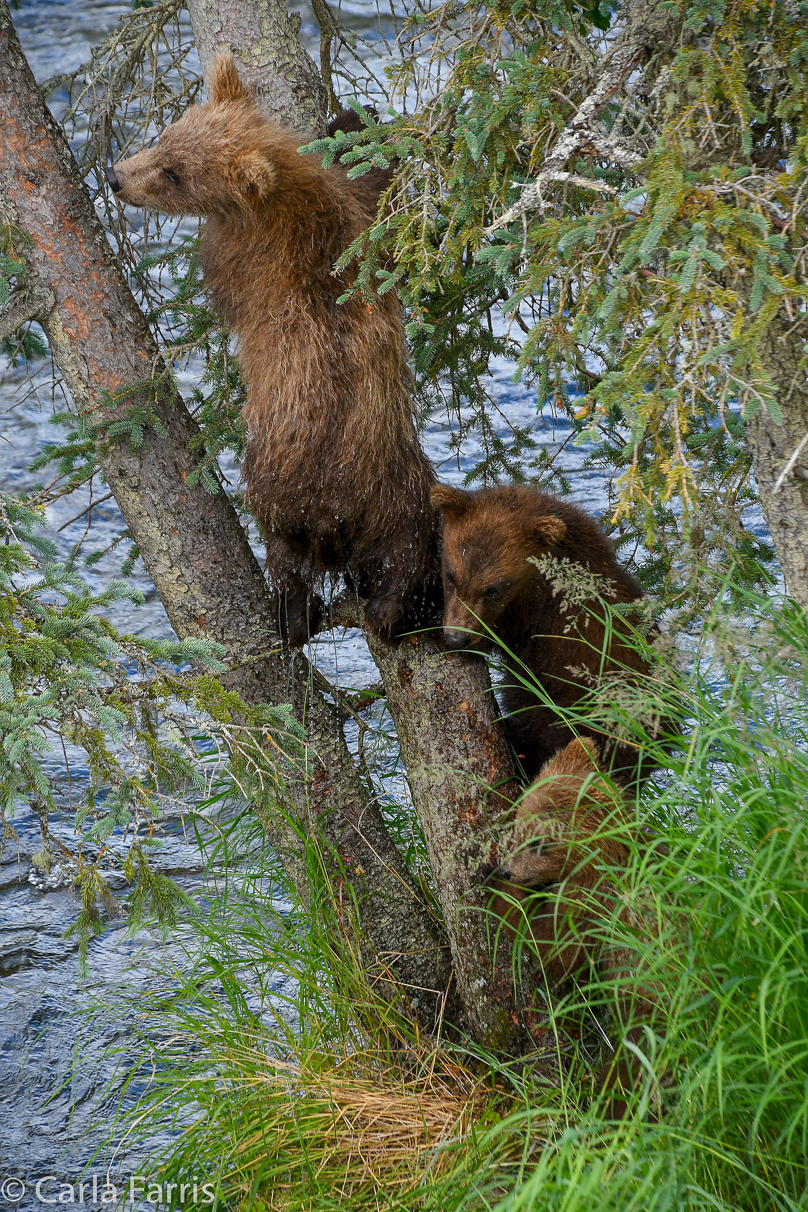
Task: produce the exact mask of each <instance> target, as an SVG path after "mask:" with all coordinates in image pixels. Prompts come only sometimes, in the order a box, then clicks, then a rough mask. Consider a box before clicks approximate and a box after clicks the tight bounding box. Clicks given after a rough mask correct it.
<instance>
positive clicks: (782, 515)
mask: <svg viewBox="0 0 808 1212" xmlns="http://www.w3.org/2000/svg"><path fill="white" fill-rule="evenodd" d="M779 321H780V317H779V316H777V317H775V319H774V320H773V321H772V322H771V324H769V326H768V328H767V329H766V331H765V333H764V334H763V337H762V339H761V343H760V347H759V353H760V359H761V363H762V365H763V366H764V367H765V370H766V373H767V375H768V376H769V377H770V378H771V380H772V381H773V383H774V386H775V389H776V391H777V397H778V403H779V405H780V410H781V413H782V417H783V424H782V425H776V424H775V422H774V420H773V419H772V416H771V414H770V413H769V412H768V411H767V409H766V408H760V409H758V411H757V412H756V413H755V415H754V416H753V417H750V418H749V420H748V421H746V423H745V426H744V435H745V439H746V445H747V448H748V450H749V453H750V456H751V458H752V467H753V468H754V472H755V478H756V479H757V484H758V492H759V494H760V500H761V504H762V505H763V513H764V515H765V517H766V524H767V525H768V527H769V534H770V535H771V537H772V542H773V543H774V546H775V549H776V551H777V556H778V559H779V560H780V567H781V568H782V570H783V576H784V578H785V582H786V588H787V589H788V592H789V593H790V594H791V596H792V597H793V598H794V599H795V600H796V601H797V602H799V603H800V605H801V606H803V607H804V608H806V609H808V376H807V375H806V370H805V367H804V365H802V364H801V363H802V361H803V359H804V357H805V342H806V336H808V333H806V328H805V325H804V324H800V325H798V326H797V327H796V328H795V327H794V325H793V324H791V323H789V322H788V320H787V317H786V316H785V315H783V316H782V321H783V322H782V323H780V322H779Z"/></svg>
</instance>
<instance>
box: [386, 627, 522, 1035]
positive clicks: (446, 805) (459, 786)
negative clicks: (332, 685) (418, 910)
mask: <svg viewBox="0 0 808 1212" xmlns="http://www.w3.org/2000/svg"><path fill="white" fill-rule="evenodd" d="M368 641H369V644H370V650H371V652H372V654H373V657H374V660H375V661H376V664H377V666H378V668H379V672H380V673H381V675H382V680H383V682H384V684H385V688H386V690H387V702H388V706H389V707H390V712H391V714H392V716H393V719H394V720H395V723H396V730H397V732H398V739H399V743H400V745H401V753H402V756H403V758H404V764H405V766H406V768H407V777H408V779H409V784H410V789H411V791H412V798H413V803H414V805H415V811H416V813H417V815H418V820H419V821H420V823H421V828H422V829H423V831H424V838H425V840H426V845H427V850H428V853H429V861H430V865H431V868H432V875H433V878H434V882H435V887H436V889H437V893H438V898H439V900H440V903H441V908H442V909H443V915H444V921H445V924H446V932H447V934H448V936H449V945H450V947H451V950H452V959H453V961H454V969H455V979H456V980H457V987H458V992H459V995H460V998H461V1000H462V1002H463V1005H464V1007H465V1009H466V1014H467V1016H468V1022H469V1027H470V1029H471V1031H472V1034H473V1035H474V1037H475V1039H476V1040H477V1041H478V1043H481V1044H483V1046H484V1047H486V1048H490V1049H491V1050H492V1051H497V1052H506V1053H511V1054H514V1053H519V1052H521V1051H522V1050H523V1047H524V1043H525V1036H524V1032H523V1030H522V1024H521V1020H520V1017H519V1016H518V1015H517V1014H516V1013H515V1001H514V978H513V971H512V964H511V959H512V953H511V946H510V943H509V942H508V940H507V938H506V936H505V933H504V931H503V932H501V934H500V936H499V938H498V941H497V946H496V949H494V947H492V939H493V937H494V936H495V935H496V928H495V926H494V925H493V923H492V921H491V918H490V915H489V914H488V912H487V906H488V902H489V901H490V899H491V891H490V889H487V888H486V887H484V886H481V884H482V881H483V879H484V876H485V870H486V867H487V866H489V865H490V864H492V863H493V864H494V865H496V859H495V858H494V855H495V853H496V842H497V836H498V833H499V830H498V829H497V825H498V824H499V826H500V829H501V826H502V821H501V820H500V818H501V817H502V814H503V812H504V811H507V809H508V808H509V807H510V805H511V804H512V802H513V800H514V798H515V796H516V795H517V794H518V790H519V789H518V786H517V784H516V780H515V778H514V774H513V763H512V759H511V756H510V753H509V750H508V746H507V744H506V742H505V739H504V736H503V734H502V730H501V729H500V728H499V726H498V725H497V723H496V719H497V716H498V714H499V708H498V706H497V702H496V699H495V698H494V695H493V693H492V691H491V682H490V680H489V677H488V671H487V668H486V664H485V662H484V661H483V660H482V658H481V657H474V656H468V655H466V654H460V653H450V652H447V651H446V650H445V649H443V648H442V647H441V646H440V645H439V644H438V643H437V642H436V641H435V640H433V639H428V638H426V637H425V636H418V637H416V636H411V637H408V638H407V639H405V640H401V641H398V642H385V641H383V640H380V639H379V638H378V637H375V636H369V637H368ZM518 1000H521V999H518Z"/></svg>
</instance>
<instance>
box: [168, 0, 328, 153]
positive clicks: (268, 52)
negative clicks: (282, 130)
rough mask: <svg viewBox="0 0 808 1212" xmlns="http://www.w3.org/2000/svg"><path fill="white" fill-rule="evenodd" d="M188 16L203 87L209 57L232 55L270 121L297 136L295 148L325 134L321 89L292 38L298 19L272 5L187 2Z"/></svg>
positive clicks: (262, 1) (271, 0)
mask: <svg viewBox="0 0 808 1212" xmlns="http://www.w3.org/2000/svg"><path fill="white" fill-rule="evenodd" d="M188 13H189V16H190V18H191V26H192V28H193V31H194V40H195V42H196V47H197V50H198V51H199V59H200V62H201V63H202V75H203V77H204V79H205V83H206V84H207V83H208V82H209V81H208V70H209V68H210V63H211V60H212V59H213V58H214V56H215V55H217V54H220V53H221V52H222V51H232V53H233V54H234V55H235V57H236V60H237V61H238V65H239V74H240V76H241V78H242V80H244V82H245V83H246V84H248V85H250V87H251V88H254V89H255V93H256V96H257V97H258V99H259V100H260V102H261V104H262V106H263V108H264V109H265V110H266V112H267V113H268V114H269V116H270V117H272V118H277V119H278V121H280V122H283V124H284V125H285V126H289V127H291V128H292V130H295V131H298V132H299V133H300V136H301V140H300V141H301V143H304V142H307V141H308V140H310V139H316V138H318V137H319V136H321V135H324V134H325V129H326V124H327V122H328V103H327V101H326V95H325V89H324V88H323V82H322V80H321V79H320V76H319V74H318V72H317V68H316V67H315V66H314V63H313V62H312V60H311V58H310V56H309V55H308V54H307V52H306V49H305V47H304V46H303V45H302V44H301V42H300V40H299V38H298V36H297V32H298V30H299V29H300V16H299V14H297V13H292V14H291V15H290V14H289V13H287V11H286V6H285V4H282V3H279V2H278V0H188Z"/></svg>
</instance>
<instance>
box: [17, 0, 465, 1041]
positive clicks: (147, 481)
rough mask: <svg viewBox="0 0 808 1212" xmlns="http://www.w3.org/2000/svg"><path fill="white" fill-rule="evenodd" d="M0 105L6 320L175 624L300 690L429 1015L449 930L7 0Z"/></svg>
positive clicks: (382, 949)
mask: <svg viewBox="0 0 808 1212" xmlns="http://www.w3.org/2000/svg"><path fill="white" fill-rule="evenodd" d="M0 110H1V111H2V114H3V137H2V141H0V205H1V206H2V208H3V211H4V212H5V213H4V218H5V221H7V222H9V223H11V224H13V225H14V227H16V228H17V229H18V230H19V231H20V233H21V239H20V240H19V242H18V252H19V256H20V258H21V259H22V260H24V261H25V263H26V266H27V270H28V274H27V282H26V286H27V289H26V291H24V292H21V294H20V295H19V296H18V297H15V298H14V299H13V300H12V303H11V311H10V313H9V316H8V317H7V321H8V324H11V325H12V326H13V328H16V327H18V326H19V325H20V324H21V323H23V322H24V321H25V320H27V319H33V318H36V319H38V320H39V322H40V323H41V324H42V327H43V328H44V330H45V332H46V334H47V336H48V339H49V342H50V345H51V349H52V351H53V355H54V358H55V360H56V362H57V365H58V366H59V369H60V371H61V373H62V375H63V376H64V379H65V382H66V384H67V386H68V387H69V389H70V392H71V395H72V398H73V407H74V410H75V411H76V413H77V414H80V415H81V416H82V417H83V418H84V420H85V422H88V423H89V424H91V425H96V426H100V427H101V428H100V429H99V435H100V436H99V439H98V443H97V449H98V457H99V463H100V465H101V468H102V470H103V472H104V475H105V477H106V479H107V483H108V484H109V486H110V488H111V489H112V491H113V493H114V495H115V499H116V501H117V502H118V505H119V507H120V509H121V513H122V514H123V516H124V519H125V520H126V524H127V526H128V527H129V531H130V533H131V535H132V538H133V539H134V541H135V542H136V543H137V546H138V548H139V550H140V553H141V555H142V557H143V560H144V563H145V564H146V567H147V568H148V570H149V573H150V575H151V577H152V579H153V581H154V584H155V587H156V588H157V591H158V593H159V594H160V598H161V599H162V602H163V605H164V606H165V609H166V613H167V614H168V617H169V619H170V621H171V625H172V626H173V628H174V630H175V631H176V633H177V635H179V636H180V637H185V636H203V637H206V638H208V639H211V640H214V641H216V642H217V643H219V644H221V645H223V647H224V649H225V652H226V659H227V662H228V664H229V665H230V672H229V673H228V674H227V675H226V677H225V678H224V679H223V680H224V681H225V683H226V685H227V686H228V687H230V688H232V689H234V690H237V691H238V692H239V694H240V695H241V696H242V698H243V699H244V700H245V702H247V703H249V704H259V703H275V704H277V703H285V702H291V703H292V705H293V707H294V710H295V714H296V716H297V718H298V719H299V720H300V722H301V723H302V724H303V726H304V729H305V732H306V743H307V749H308V754H309V759H310V760H309V772H310V777H309V778H308V779H306V780H305V781H304V780H303V779H298V780H297V781H294V780H293V781H292V782H291V784H290V791H291V797H292V800H293V807H294V810H295V813H296V815H297V818H298V820H299V821H300V822H301V823H303V824H304V826H305V825H307V824H310V823H312V822H314V823H315V824H316V828H315V831H314V832H315V835H317V833H318V831H321V833H322V836H323V837H324V840H325V842H326V845H327V848H328V850H329V853H330V856H331V859H332V861H333V860H334V859H338V860H339V861H338V863H337V866H336V869H335V870H333V871H332V874H333V877H334V878H335V879H340V880H344V881H347V884H348V885H349V889H350V892H348V891H347V890H346V894H345V895H344V896H343V897H342V898H341V900H342V903H343V904H345V905H346V906H348V905H350V904H351V901H352V898H355V899H356V902H357V904H358V909H359V919H360V921H359V927H360V928H359V934H360V936H361V938H362V939H363V940H365V941H364V950H363V951H362V958H363V962H365V963H366V965H367V966H369V967H372V968H374V969H376V970H378V971H381V972H386V971H390V972H391V973H392V974H393V975H394V976H395V978H396V981H397V982H399V983H400V984H401V985H402V986H403V987H405V988H408V989H410V990H412V994H411V1000H412V1002H413V1004H414V1006H415V1008H416V1009H417V1010H418V1011H419V1012H420V1013H419V1017H420V1018H421V1021H422V1022H423V1023H424V1024H426V1025H431V1024H432V1022H433V1021H434V1010H435V1006H436V1005H437V1004H438V1001H440V1000H442V999H443V997H444V996H445V991H446V988H447V986H448V984H449V980H450V971H451V969H450V962H449V956H448V953H447V951H446V947H445V939H444V938H443V935H442V933H441V931H440V928H439V927H436V925H435V923H434V921H433V919H432V917H431V915H430V912H429V910H428V908H427V907H426V906H425V905H424V903H423V900H422V897H421V896H420V894H419V892H418V891H417V889H416V887H415V885H414V883H413V881H412V879H411V878H410V876H409V874H408V872H407V869H406V866H405V864H404V862H403V861H402V859H401V857H400V855H399V853H398V851H397V850H396V848H395V846H394V845H393V843H392V841H391V839H390V836H389V834H388V832H387V829H386V827H385V824H384V821H383V819H382V816H381V813H380V811H379V809H378V806H377V805H376V803H375V801H374V800H373V799H372V798H371V797H370V796H369V794H368V790H367V788H366V787H365V786H364V785H363V783H362V780H361V779H360V777H359V775H358V773H357V770H356V768H355V765H354V762H353V760H352V758H351V755H350V753H349V751H348V748H347V745H346V743H345V738H344V735H343V732H342V727H341V720H340V717H339V715H338V712H337V711H336V710H335V708H334V707H333V706H332V705H331V704H329V703H328V702H327V700H326V699H325V698H324V697H323V695H322V694H321V693H320V692H319V691H318V690H317V688H316V687H315V686H313V685H312V682H311V678H310V676H309V671H308V666H307V662H306V660H305V658H304V656H303V655H302V654H299V653H296V654H290V653H289V652H288V651H286V652H283V651H282V650H281V648H280V645H279V644H278V641H277V637H276V636H275V635H274V632H273V624H272V611H271V606H270V601H269V597H268V594H267V590H266V584H265V581H264V577H263V575H262V573H261V570H260V568H259V566H258V564H257V561H256V559H255V556H254V554H253V552H252V550H251V549H250V547H249V544H248V542H247V538H246V535H245V533H244V530H243V529H242V527H241V525H240V523H239V521H238V517H237V515H236V513H235V511H234V509H233V507H232V504H231V503H230V501H229V499H228V497H227V495H226V494H225V492H224V491H223V490H221V489H220V490H219V491H218V492H217V493H215V494H211V493H209V492H207V491H206V490H205V489H204V488H202V486H201V485H199V484H197V485H195V486H192V485H191V484H190V483H189V482H188V477H189V475H190V473H191V472H192V471H193V470H194V469H195V467H196V465H197V463H198V459H197V457H196V456H195V455H193V454H192V453H191V441H192V439H193V437H194V436H195V433H196V425H195V423H194V421H193V420H192V418H191V417H190V415H189V413H188V411H187V409H186V408H185V405H184V403H183V400H182V398H181V397H180V396H179V395H178V393H177V391H176V388H175V386H174V384H173V382H172V380H171V378H170V376H169V375H168V374H167V373H166V370H165V367H164V366H163V364H162V362H161V359H160V356H159V353H158V350H157V348H156V346H155V344H154V340H153V338H152V336H151V334H150V332H149V329H148V326H147V324H146V321H145V319H144V317H143V314H142V313H141V311H140V309H139V308H138V306H137V303H136V302H135V300H134V298H133V296H132V294H131V291H130V290H129V288H128V286H127V284H126V282H125V281H124V279H123V276H122V274H121V272H120V270H119V269H118V267H117V265H116V263H115V259H114V256H113V254H112V251H111V249H110V247H109V245H108V243H107V240H106V237H105V235H104V233H103V231H102V230H101V227H100V225H99V223H98V220H97V218H96V215H95V212H94V209H93V206H92V202H91V201H90V198H89V195H88V193H87V190H86V188H85V186H84V185H83V183H82V181H81V180H80V176H79V172H78V169H77V166H76V163H75V161H74V159H73V157H72V155H71V153H70V149H69V147H68V145H67V141H66V139H65V137H64V134H63V132H62V130H61V127H59V125H58V124H57V123H56V122H55V121H54V120H53V118H52V116H51V114H50V112H49V111H48V109H47V107H46V106H45V104H44V102H43V100H42V96H41V94H40V92H39V90H38V88H37V86H36V83H35V81H34V78H33V75H32V74H31V71H30V68H29V67H28V64H27V62H26V60H25V57H24V55H23V53H22V50H21V48H20V45H19V42H18V40H17V37H16V34H15V31H14V28H13V26H12V23H11V18H10V15H9V11H8V8H7V5H6V3H5V0H0ZM8 324H7V326H8ZM144 381H148V384H147V386H143V385H142V384H143V383H144ZM132 384H136V385H137V384H140V386H136V387H134V388H133V387H132V386H131V385H132ZM131 408H140V409H142V410H143V411H144V412H145V413H146V415H147V416H150V417H151V418H152V422H151V424H150V426H149V429H148V431H147V434H146V437H145V439H144V442H143V444H142V446H140V447H138V448H136V447H135V446H133V444H132V443H131V442H130V441H129V440H128V439H127V438H126V437H123V438H116V439H110V438H107V437H104V436H103V429H104V427H105V426H107V425H108V424H109V423H111V422H114V421H119V420H121V419H122V418H124V417H125V416H126V414H127V412H128V411H129V409H131ZM268 825H269V827H270V829H271V831H272V832H271V836H272V838H273V841H274V842H275V843H276V844H278V846H279V849H280V850H281V853H282V856H283V857H284V861H285V862H286V864H287V869H288V870H289V872H290V874H291V875H292V877H293V879H294V880H295V883H296V885H297V887H298V890H299V892H300V894H301V896H302V897H303V898H304V900H305V899H306V898H307V897H308V894H309V889H308V884H307V876H306V870H307V869H306V862H305V856H304V854H303V853H302V852H301V847H300V845H299V843H298V840H297V836H296V834H295V832H294V831H293V830H282V828H281V825H280V822H279V821H278V822H274V823H269V822H268ZM346 929H350V923H347V922H346ZM429 991H434V994H432V993H430V992H429Z"/></svg>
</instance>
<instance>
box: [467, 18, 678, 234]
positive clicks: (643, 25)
mask: <svg viewBox="0 0 808 1212" xmlns="http://www.w3.org/2000/svg"><path fill="white" fill-rule="evenodd" d="M623 12H624V14H625V19H626V25H625V28H624V29H623V31H622V33H620V34H619V35H618V36H617V38H616V39H615V40H614V42H613V43H612V46H611V48H610V49H609V50H608V51H607V52H606V54H605V55H604V56H603V59H602V60H601V64H600V69H599V71H598V73H597V77H596V80H595V84H594V87H593V88H592V90H591V92H590V93H589V95H588V96H587V97H586V98H585V99H584V100H583V101H582V102H581V104H580V105H579V106H578V109H577V110H576V111H575V114H574V115H573V117H572V118H571V119H570V121H569V122H568V123H567V125H566V126H565V128H564V130H563V131H562V132H561V134H560V135H559V136H558V139H557V140H556V143H555V146H554V148H553V150H552V151H551V153H550V155H549V156H548V157H547V158H546V160H545V161H544V164H543V165H542V167H541V169H540V170H539V173H538V175H537V176H536V178H535V180H534V181H533V182H531V184H530V185H528V186H527V187H526V188H525V190H524V192H523V194H522V196H521V197H520V199H519V201H518V202H516V203H514V205H513V206H511V207H510V208H509V209H508V210H506V211H505V213H504V214H502V215H500V217H499V218H498V219H496V220H495V222H494V223H492V224H491V225H490V227H488V228H486V231H485V234H486V235H491V234H492V233H493V232H495V231H497V230H498V229H499V228H500V227H506V226H507V225H508V224H509V223H512V222H513V220H514V219H518V218H519V217H520V216H521V215H524V214H527V213H528V212H529V211H532V210H543V209H544V206H545V203H544V198H543V193H542V190H543V186H545V185H547V184H549V183H550V182H552V181H558V180H568V179H569V178H568V177H567V176H563V177H559V176H558V174H559V173H563V172H564V170H565V167H566V164H567V161H568V160H569V159H570V157H571V156H573V155H577V154H579V153H581V152H584V151H587V150H589V151H591V152H592V153H594V154H595V155H597V156H600V157H601V158H603V159H606V160H611V161H612V162H613V163H615V164H617V165H619V166H620V167H621V168H624V169H627V170H629V171H630V170H631V169H632V168H635V167H636V166H637V164H639V163H640V161H641V160H642V157H641V156H639V155H637V154H636V153H635V152H633V151H632V150H631V149H630V148H628V147H626V146H625V145H624V144H622V143H620V142H619V140H617V139H614V138H612V137H610V136H609V135H608V134H606V133H605V132H603V131H599V130H597V129H596V127H595V123H596V122H597V120H598V118H599V117H600V114H601V113H602V112H603V110H604V108H605V107H606V106H607V105H608V103H609V102H610V101H611V100H612V98H613V97H614V96H615V95H616V94H617V93H618V92H619V91H620V89H621V88H622V87H623V85H624V84H625V83H626V81H627V80H628V78H629V76H630V75H631V73H632V72H633V71H634V69H635V68H636V67H637V66H638V65H639V64H640V63H641V62H642V61H643V59H645V58H647V57H648V56H649V55H650V54H652V53H654V52H656V51H658V50H659V49H660V43H661V42H664V40H665V39H666V38H669V37H670V35H671V34H672V33H673V31H674V30H675V29H676V28H677V27H678V24H679V23H680V21H681V17H680V16H679V14H678V13H675V12H668V11H660V10H658V9H657V7H656V4H655V3H654V2H653V0H634V2H633V3H629V4H627V5H626V6H624V9H623ZM574 183H575V184H581V185H582V187H583V188H586V189H597V188H599V183H596V182H594V181H591V180H589V179H588V178H578V179H577V180H576V181H575V182H574ZM601 192H607V193H608V192H610V188H609V187H607V188H606V190H602V191H601Z"/></svg>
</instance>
